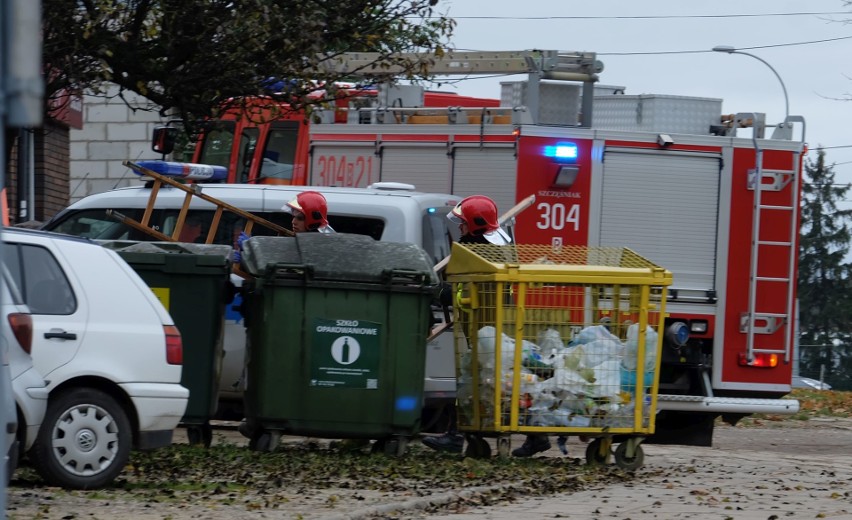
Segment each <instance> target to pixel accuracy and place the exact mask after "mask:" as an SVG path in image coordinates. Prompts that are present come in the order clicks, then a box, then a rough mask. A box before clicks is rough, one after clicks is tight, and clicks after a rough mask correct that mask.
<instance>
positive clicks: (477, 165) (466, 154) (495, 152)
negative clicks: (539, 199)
mask: <svg viewBox="0 0 852 520" xmlns="http://www.w3.org/2000/svg"><path fill="white" fill-rule="evenodd" d="M516 168H517V162H516V161H515V148H514V146H513V145H512V144H510V145H508V146H494V145H490V146H487V147H485V148H483V149H482V150H480V149H479V145H476V146H475V147H464V146H457V147H456V148H455V152H454V160H453V177H452V181H453V185H452V192H451V193H452V194H453V195H458V196H459V197H467V196H469V195H487V196H489V197H491V199H492V200H494V202H495V203H496V204H497V208H498V209H499V210H500V213H502V212H503V211H506V210H507V209H509V208H511V207H512V206H514V205H515V203H516V202H517V201H516V200H515V192H516V184H517V178H516V173H515V170H516Z"/></svg>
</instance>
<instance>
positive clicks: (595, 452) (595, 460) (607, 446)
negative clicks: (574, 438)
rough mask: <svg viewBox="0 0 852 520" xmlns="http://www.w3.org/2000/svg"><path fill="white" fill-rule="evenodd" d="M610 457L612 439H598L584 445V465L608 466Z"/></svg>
mask: <svg viewBox="0 0 852 520" xmlns="http://www.w3.org/2000/svg"><path fill="white" fill-rule="evenodd" d="M610 455H612V439H611V438H609V437H598V438H596V439H594V440H593V441H592V442H590V443H589V444H588V445H586V464H589V465H600V464H608V463H609V460H610V459H609V457H610Z"/></svg>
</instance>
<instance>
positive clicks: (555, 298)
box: [446, 244, 672, 436]
mask: <svg viewBox="0 0 852 520" xmlns="http://www.w3.org/2000/svg"><path fill="white" fill-rule="evenodd" d="M446 273H447V280H448V281H449V282H451V283H452V284H453V288H454V290H455V300H456V301H455V304H454V306H453V312H454V318H455V326H454V329H453V334H454V339H455V352H456V375H457V389H458V394H457V395H458V420H459V429H460V430H461V431H463V432H480V433H491V434H501V433H553V434H560V435H566V434H577V435H590V436H595V435H601V434H606V435H611V434H632V435H643V436H644V435H649V434H652V433H653V432H654V415H655V413H656V406H657V385H658V379H659V378H658V372H659V364H660V362H659V360H660V355H659V351H660V348H661V345H662V333H663V330H662V326H663V322H664V316H665V303H666V288H667V286H669V285H671V283H672V274H671V272H670V271H667V270H666V269H663V268H662V267H659V266H657V265H655V264H653V263H652V262H650V261H649V260H647V259H645V258H643V257H642V256H640V255H638V254H637V253H635V252H634V251H631V250H630V249H626V248H606V247H576V246H572V247H569V246H563V247H559V248H554V247H551V246H540V245H526V244H520V245H510V246H495V245H490V244H489V245H486V244H454V245H453V250H452V255H451V259H450V262H449V264H448V266H447V271H446Z"/></svg>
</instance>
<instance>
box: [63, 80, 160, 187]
mask: <svg viewBox="0 0 852 520" xmlns="http://www.w3.org/2000/svg"><path fill="white" fill-rule="evenodd" d="M117 93H118V87H112V88H110V89H109V90H108V92H107V93H106V94H105V95H98V96H93V95H86V96H84V98H83V129H82V130H75V129H72V130H71V135H70V139H71V179H70V180H71V182H70V184H69V185H70V190H71V202H74V201H77V200H79V199H81V198H83V197H85V196H87V195H91V194H93V193H100V192H103V191H107V190H111V189H113V188H114V187H123V186H130V185H136V184H138V183H139V180H138V179H139V177H138V176H137V175H136V174H134V173H133V172H131V171H129V170H128V169H127V168H126V167H125V166H124V165H123V164H122V162H123V161H126V160H131V161H141V160H145V159H159V158H160V155H159V154H157V153H154V152H153V151H152V150H151V132H152V131H153V130H154V127H155V126H158V125H160V124H163V123H165V122H166V120H167V119H168V118H161V117H160V115H159V113H158V111H157V110H153V111H146V110H135V111H134V110H132V109H131V108H129V107H128V106H127V105H126V104H125V103H124V101H123V100H122V99H121V98H119V97H117V96H116V94H117ZM124 97H125V98H126V99H127V100H128V101H130V102H131V103H132V104H133V106H137V107H151V108H154V107H155V106H154V105H153V104H152V103H151V102H150V101H148V100H147V99H145V98H143V97H141V96H137V95H136V94H132V93H130V92H125V93H124Z"/></svg>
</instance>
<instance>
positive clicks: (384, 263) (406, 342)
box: [243, 233, 438, 455]
mask: <svg viewBox="0 0 852 520" xmlns="http://www.w3.org/2000/svg"><path fill="white" fill-rule="evenodd" d="M243 268H244V269H245V270H247V272H248V273H249V274H251V275H253V276H254V277H255V279H254V280H251V281H249V282H248V283H247V284H245V285H244V286H243V297H244V298H245V302H246V310H247V312H246V327H247V331H248V338H247V340H248V341H247V346H246V391H245V397H244V399H245V410H246V426H245V427H246V430H247V431H246V432H244V433H245V434H246V435H247V436H248V437H249V439H250V442H249V446H250V447H251V448H252V449H256V450H260V451H265V450H270V451H271V450H274V449H275V447H276V446H277V444H278V441H279V439H280V436H281V435H282V434H288V435H306V436H311V437H320V438H335V439H337V438H344V439H376V441H377V442H376V444H374V449H377V447H378V449H381V450H382V451H384V452H385V453H388V454H392V455H401V454H402V453H404V451H405V447H406V444H407V442H408V439H409V438H410V437H411V436H412V435H415V434H417V433H418V432H419V428H420V416H421V409H422V405H423V378H424V371H425V359H426V338H427V335H428V332H429V327H430V320H431V316H432V314H431V302H432V300H433V298H434V295H435V292H436V289H437V284H438V280H437V277H436V276H435V274H434V272H433V270H432V263H431V261H430V259H429V258H428V256H427V254H426V253H425V251H423V250H422V249H421V248H420V247H419V246H416V245H414V244H401V243H391V242H377V241H375V240H373V239H371V238H369V237H366V236H363V235H350V234H343V233H339V234H332V235H324V234H319V233H301V234H299V235H297V236H295V237H254V238H252V239H250V240H248V241H246V242H245V243H244V253H243Z"/></svg>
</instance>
